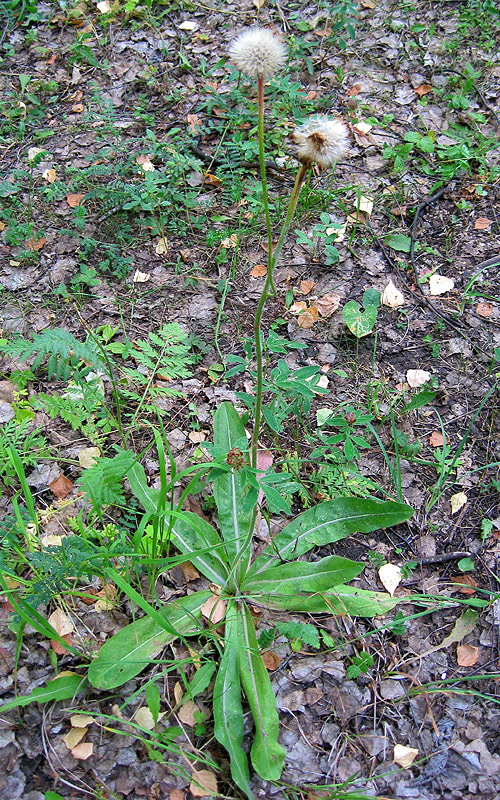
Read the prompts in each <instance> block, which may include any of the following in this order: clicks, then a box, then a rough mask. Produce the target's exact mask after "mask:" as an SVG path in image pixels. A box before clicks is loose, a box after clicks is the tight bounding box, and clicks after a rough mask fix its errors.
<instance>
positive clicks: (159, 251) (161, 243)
mask: <svg viewBox="0 0 500 800" xmlns="http://www.w3.org/2000/svg"><path fill="white" fill-rule="evenodd" d="M167 250H168V242H167V237H166V236H162V238H161V239H158V243H157V245H156V255H157V256H161V255H163V253H166V252H167Z"/></svg>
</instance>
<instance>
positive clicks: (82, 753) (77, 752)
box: [71, 742, 94, 761]
mask: <svg viewBox="0 0 500 800" xmlns="http://www.w3.org/2000/svg"><path fill="white" fill-rule="evenodd" d="M93 752H94V745H93V744H92V742H81V743H80V744H77V746H76V747H73V749H72V751H71V755H72V756H73V758H77V759H78V761H86V760H87V758H90V756H91V755H92V754H93Z"/></svg>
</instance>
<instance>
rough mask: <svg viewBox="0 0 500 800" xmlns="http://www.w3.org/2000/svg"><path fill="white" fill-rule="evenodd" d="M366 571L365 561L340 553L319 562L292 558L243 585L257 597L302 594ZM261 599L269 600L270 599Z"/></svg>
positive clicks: (318, 589)
mask: <svg viewBox="0 0 500 800" xmlns="http://www.w3.org/2000/svg"><path fill="white" fill-rule="evenodd" d="M362 570H363V564H358V563H357V562H356V561H350V560H349V559H348V558H341V557H340V556H328V557H327V558H322V559H320V560H319V561H313V562H312V563H311V562H308V561H290V562H289V563H287V564H279V565H278V566H275V567H269V568H268V569H265V570H262V571H261V572H259V573H258V575H257V576H256V577H255V578H254V579H253V580H252V579H251V578H250V579H249V580H247V581H244V582H243V584H242V587H241V590H242V591H243V592H246V593H248V594H250V595H251V596H252V598H254V597H255V598H256V597H261V598H262V597H267V596H268V595H271V594H287V595H290V594H300V593H301V592H324V591H327V590H328V589H332V587H334V586H338V584H339V583H344V582H345V581H350V580H352V579H353V578H355V577H356V576H357V575H359V573H360V572H362ZM260 602H264V603H266V600H261V601H260Z"/></svg>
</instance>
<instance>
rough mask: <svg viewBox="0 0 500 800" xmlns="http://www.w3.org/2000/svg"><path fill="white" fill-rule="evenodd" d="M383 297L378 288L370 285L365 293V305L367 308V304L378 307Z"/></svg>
mask: <svg viewBox="0 0 500 800" xmlns="http://www.w3.org/2000/svg"><path fill="white" fill-rule="evenodd" d="M381 297H382V296H381V294H380V292H379V290H378V289H374V288H373V287H370V288H369V289H367V290H366V292H365V293H364V295H363V305H364V307H365V308H366V307H367V306H375V308H378V307H379V306H380V301H381Z"/></svg>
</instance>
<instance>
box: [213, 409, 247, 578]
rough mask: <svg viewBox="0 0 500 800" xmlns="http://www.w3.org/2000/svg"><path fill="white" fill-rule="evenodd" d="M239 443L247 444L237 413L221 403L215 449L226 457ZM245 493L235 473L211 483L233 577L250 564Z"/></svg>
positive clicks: (215, 430) (225, 474)
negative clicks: (233, 569)
mask: <svg viewBox="0 0 500 800" xmlns="http://www.w3.org/2000/svg"><path fill="white" fill-rule="evenodd" d="M241 440H244V441H246V437H245V428H244V425H243V423H242V421H241V419H240V416H239V414H238V412H237V411H236V409H235V408H233V406H232V405H230V404H229V403H221V405H220V406H219V407H218V409H217V411H216V412H215V416H214V444H215V446H216V447H220V448H221V449H222V450H223V451H224V452H226V453H227V452H229V450H231V448H233V447H235V445H236V443H237V442H241ZM246 493H247V491H246V488H245V487H243V486H242V485H241V478H240V475H239V474H238V472H237V471H236V470H234V469H233V470H231V471H230V472H224V473H223V474H222V475H219V476H218V477H217V478H215V480H214V497H215V502H216V504H217V511H218V516H219V525H220V530H221V533H222V538H223V539H224V542H225V543H226V552H227V555H228V561H229V564H230V565H231V566H232V565H233V564H237V568H236V573H237V575H236V577H238V576H239V574H245V572H246V569H247V567H248V562H249V560H250V546H249V545H250V541H249V532H250V525H251V522H252V518H253V507H254V505H255V504H252V508H250V509H248V508H246V507H245V496H246ZM255 500H257V497H256V498H255ZM243 550H245V553H243Z"/></svg>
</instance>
